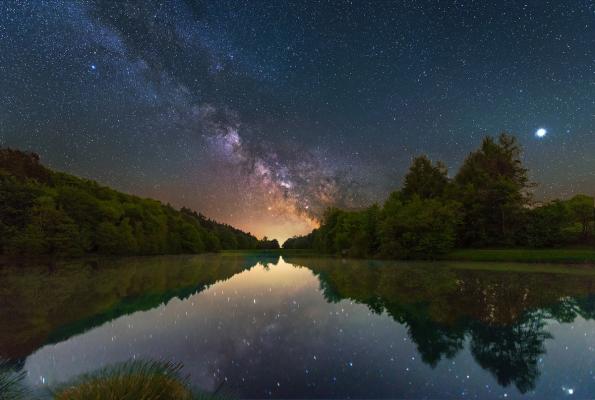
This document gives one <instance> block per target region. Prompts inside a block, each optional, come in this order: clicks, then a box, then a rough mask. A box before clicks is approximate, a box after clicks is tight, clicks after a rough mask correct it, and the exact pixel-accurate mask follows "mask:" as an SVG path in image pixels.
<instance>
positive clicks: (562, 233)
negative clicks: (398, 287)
mask: <svg viewBox="0 0 595 400" xmlns="http://www.w3.org/2000/svg"><path fill="white" fill-rule="evenodd" d="M521 156H522V149H521V146H520V145H519V143H518V141H517V139H516V138H515V137H514V136H512V135H509V134H506V133H503V134H501V135H500V136H499V137H497V138H494V137H489V136H488V137H486V138H484V139H483V142H482V143H481V146H480V148H479V149H477V150H476V151H473V152H472V153H470V154H469V155H468V156H467V158H466V159H465V161H464V162H463V164H462V166H461V167H460V169H459V171H458V172H457V173H456V175H455V176H454V177H453V178H450V177H449V176H448V170H447V167H446V166H445V165H444V164H443V163H442V162H435V163H434V162H432V160H430V159H429V158H428V157H427V156H424V155H422V156H419V157H416V158H415V159H414V160H413V162H412V164H411V167H410V168H409V171H408V172H407V174H406V176H405V178H404V182H403V185H402V187H401V189H400V190H398V191H395V192H393V193H391V195H390V196H389V198H388V200H386V202H385V203H384V204H383V205H382V206H379V205H377V204H375V205H372V206H371V207H368V208H366V209H364V210H356V211H351V210H340V209H336V208H331V209H328V210H327V211H326V213H325V215H324V217H323V219H322V222H321V225H320V227H319V228H318V229H315V230H314V231H313V232H311V233H310V234H308V235H305V236H300V237H293V238H290V239H288V240H287V241H286V242H285V243H284V244H283V247H284V248H286V249H313V250H316V251H318V252H322V253H329V254H336V255H342V256H350V257H380V258H398V259H434V258H438V257H440V256H442V255H444V254H447V253H449V252H450V251H452V250H453V249H454V248H511V247H523V248H544V247H550V248H551V247H562V246H591V245H593V218H594V214H595V208H594V203H593V200H594V199H593V197H590V196H586V195H575V196H574V197H572V198H571V199H569V200H552V201H549V202H546V203H540V202H536V201H534V199H533V196H532V190H533V189H534V187H535V184H534V183H532V182H530V180H529V177H528V170H527V169H526V168H525V167H524V166H523V163H522V160H521Z"/></svg>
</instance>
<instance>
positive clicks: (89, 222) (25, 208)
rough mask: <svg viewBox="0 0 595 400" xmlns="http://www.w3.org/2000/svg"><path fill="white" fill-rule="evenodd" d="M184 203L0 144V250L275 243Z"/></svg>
mask: <svg viewBox="0 0 595 400" xmlns="http://www.w3.org/2000/svg"><path fill="white" fill-rule="evenodd" d="M278 247H279V244H278V243H277V241H276V240H268V239H266V238H265V239H264V240H258V239H257V238H256V237H254V236H253V235H251V234H249V233H245V232H243V231H241V230H239V229H236V228H233V227H231V226H229V225H226V224H221V223H218V222H216V221H213V220H211V219H208V218H206V217H205V216H204V215H202V214H199V213H196V212H195V211H192V210H190V209H187V208H182V209H180V210H176V209H174V208H173V207H172V206H170V205H164V204H162V203H160V202H159V201H157V200H152V199H144V198H140V197H137V196H132V195H128V194H124V193H121V192H118V191H116V190H113V189H110V188H108V187H105V186H101V185H99V184H98V183H97V182H94V181H91V180H86V179H81V178H78V177H75V176H72V175H68V174H65V173H61V172H55V171H52V170H50V169H49V168H46V167H45V166H43V165H42V164H41V163H40V160H39V156H38V155H37V154H35V153H26V152H22V151H18V150H13V149H8V148H0V254H2V255H9V256H41V255H49V256H60V257H75V256H82V255H86V254H102V255H150V254H181V253H202V252H214V251H219V250H228V249H264V248H278Z"/></svg>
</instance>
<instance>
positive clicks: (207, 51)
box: [0, 0, 595, 240]
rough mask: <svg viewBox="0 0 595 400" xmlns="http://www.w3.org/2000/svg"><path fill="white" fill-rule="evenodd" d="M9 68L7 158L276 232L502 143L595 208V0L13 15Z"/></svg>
mask: <svg viewBox="0 0 595 400" xmlns="http://www.w3.org/2000/svg"><path fill="white" fill-rule="evenodd" d="M0 55H1V56H0V91H1V93H2V96H1V97H0V145H3V146H11V147H16V148H21V149H27V150H33V151H36V152H38V153H39V154H40V155H41V157H42V160H44V162H46V163H48V164H49V165H50V166H52V167H54V168H56V169H59V170H64V171H67V172H70V173H74V174H77V175H82V176H85V177H89V178H92V179H96V180H98V181H99V182H101V183H103V184H106V185H110V186H113V187H115V188H117V189H120V190H124V191H126V192H131V193H135V194H139V195H143V196H150V197H155V198H158V199H160V200H162V201H166V202H170V203H171V204H173V205H175V206H188V207H191V208H194V209H197V210H199V211H201V212H202V213H204V214H206V215H208V216H209V217H212V218H215V219H218V220H221V221H223V222H227V223H230V224H233V225H236V226H238V227H240V228H242V229H245V230H248V231H252V232H253V233H255V234H257V235H258V236H262V235H268V236H270V237H277V238H279V239H281V240H283V239H284V238H286V237H288V236H291V235H293V234H297V233H304V232H307V231H309V230H310V229H311V228H312V227H314V226H316V218H317V217H318V216H319V215H320V212H321V210H323V209H324V208H325V207H327V206H329V205H338V206H341V207H360V206H364V205H368V204H370V203H372V202H374V201H382V200H383V199H384V198H385V197H386V196H387V194H388V193H389V192H390V191H392V190H394V189H396V188H397V187H398V186H399V185H400V183H401V180H402V177H403V175H404V173H405V171H406V169H407V167H408V166H409V163H410V160H411V158H412V157H413V156H415V155H418V154H420V153H426V154H428V155H429V156H430V157H431V158H434V159H441V160H443V161H444V162H446V164H447V165H448V166H449V167H450V173H451V175H452V174H454V173H455V172H456V169H457V167H458V166H459V165H460V163H461V162H462V161H463V159H464V157H465V155H466V154H467V153H468V152H469V151H471V150H473V149H474V148H476V147H477V146H478V144H479V142H480V140H481V138H482V137H483V136H485V135H487V134H498V133H500V132H501V131H509V132H512V133H514V134H516V135H517V136H518V138H519V139H520V142H521V143H522V144H523V146H524V148H525V161H526V163H527V166H528V167H529V169H530V171H531V178H532V179H533V180H534V181H536V182H537V183H539V186H538V187H537V189H536V196H537V197H538V198H545V199H548V198H553V197H568V196H571V195H573V194H576V193H586V194H590V195H594V194H595V192H594V190H595V189H594V188H595V157H594V156H593V154H595V131H594V129H595V128H594V126H595V2H593V1H589V0H578V1H572V2H560V1H537V0H536V1H529V0H527V1H511V2H505V3H497V4H489V3H487V2H468V1H437V2H436V1H418V2H409V1H398V2H376V1H371V2H365V1H361V2H360V1H353V2H351V1H320V2H318V1H305V2H261V1H213V2H207V1H193V0H185V1H182V0H180V1H174V0H171V1H140V0H139V1H133V0H131V1H66V0H56V1H42V0H39V1H21V0H7V1H3V2H2V4H1V5H0ZM540 129H544V130H545V131H546V132H547V134H546V135H544V136H543V137H538V136H539V135H536V133H537V132H538V130H540Z"/></svg>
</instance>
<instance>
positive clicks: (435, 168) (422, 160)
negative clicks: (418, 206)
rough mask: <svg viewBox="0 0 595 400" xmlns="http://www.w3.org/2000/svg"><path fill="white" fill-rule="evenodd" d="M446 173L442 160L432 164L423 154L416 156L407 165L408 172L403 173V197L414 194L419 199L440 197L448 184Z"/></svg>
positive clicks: (409, 196)
mask: <svg viewBox="0 0 595 400" xmlns="http://www.w3.org/2000/svg"><path fill="white" fill-rule="evenodd" d="M446 174H447V169H446V165H444V164H443V163H442V162H440V161H438V162H437V163H436V164H432V161H431V160H430V159H429V158H428V157H427V156H425V155H421V156H419V157H416V158H415V159H414V160H413V163H412V164H411V167H409V172H408V173H407V175H405V181H404V185H403V190H401V193H402V194H403V196H404V197H405V198H411V197H413V196H414V195H417V196H419V198H421V199H433V198H437V197H440V196H442V195H443V194H444V191H445V189H446V186H447V185H448V178H447V176H446Z"/></svg>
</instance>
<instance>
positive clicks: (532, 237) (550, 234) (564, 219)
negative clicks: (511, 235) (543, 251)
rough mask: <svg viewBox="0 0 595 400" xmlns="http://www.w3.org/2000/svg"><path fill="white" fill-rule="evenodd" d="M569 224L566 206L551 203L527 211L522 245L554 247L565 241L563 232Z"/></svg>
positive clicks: (554, 202) (562, 203) (569, 219)
mask: <svg viewBox="0 0 595 400" xmlns="http://www.w3.org/2000/svg"><path fill="white" fill-rule="evenodd" d="M570 222H571V218H570V211H569V209H568V206H567V205H566V204H565V203H564V202H561V201H553V202H551V203H549V204H546V205H544V206H541V207H537V208H535V209H533V210H530V211H528V213H527V221H526V223H525V226H526V228H525V235H524V236H525V237H524V244H527V245H529V246H532V247H545V246H555V245H560V244H562V243H564V242H565V241H566V240H567V239H566V237H565V234H564V231H565V229H566V228H567V227H568V225H569V224H570Z"/></svg>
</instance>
